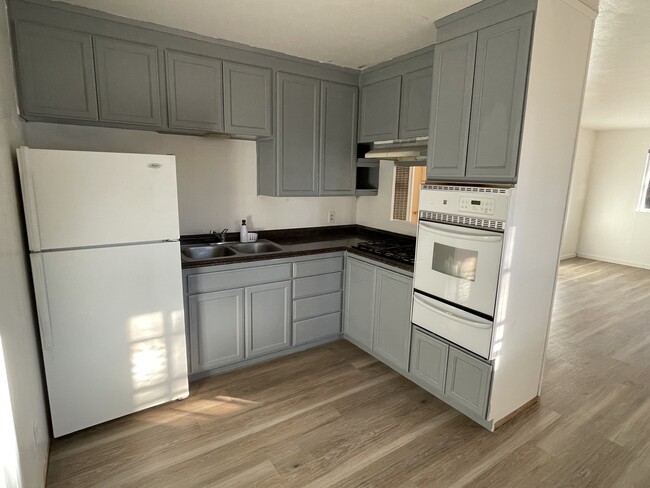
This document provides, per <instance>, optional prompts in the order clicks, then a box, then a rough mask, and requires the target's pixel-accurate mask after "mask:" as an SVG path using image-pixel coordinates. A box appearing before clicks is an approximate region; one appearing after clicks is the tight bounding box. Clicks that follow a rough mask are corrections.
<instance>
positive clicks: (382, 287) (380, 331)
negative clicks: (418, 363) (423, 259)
mask: <svg viewBox="0 0 650 488" xmlns="http://www.w3.org/2000/svg"><path fill="white" fill-rule="evenodd" d="M412 293H413V280H412V279H411V278H409V277H407V276H403V275H400V274H397V273H393V272H391V271H388V270H385V269H381V268H380V269H379V270H378V271H377V283H376V298H375V325H374V334H373V344H372V350H373V351H374V352H376V353H377V354H378V355H379V356H381V357H382V358H383V359H384V360H385V361H386V362H387V363H389V364H391V365H394V366H395V367H397V368H398V369H401V370H403V371H407V370H408V366H409V350H410V346H411V320H410V316H411V296H412Z"/></svg>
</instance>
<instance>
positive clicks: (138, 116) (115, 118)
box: [94, 38, 161, 127]
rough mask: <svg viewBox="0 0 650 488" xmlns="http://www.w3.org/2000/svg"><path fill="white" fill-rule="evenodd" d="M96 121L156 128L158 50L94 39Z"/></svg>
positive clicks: (123, 42)
mask: <svg viewBox="0 0 650 488" xmlns="http://www.w3.org/2000/svg"><path fill="white" fill-rule="evenodd" d="M94 47H95V72H96V73H95V74H96V77H97V90H98V92H99V119H100V120H101V121H103V122H113V123H124V124H129V125H145V126H153V127H160V125H161V117H160V84H159V77H158V48H156V47H153V46H146V45H142V44H136V43H133V42H126V41H120V40H117V39H106V38H94Z"/></svg>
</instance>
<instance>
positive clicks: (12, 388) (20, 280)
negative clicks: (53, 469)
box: [0, 2, 49, 488]
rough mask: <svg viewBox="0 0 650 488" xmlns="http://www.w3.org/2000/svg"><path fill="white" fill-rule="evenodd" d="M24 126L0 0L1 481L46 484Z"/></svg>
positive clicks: (15, 486) (13, 487)
mask: <svg viewBox="0 0 650 488" xmlns="http://www.w3.org/2000/svg"><path fill="white" fill-rule="evenodd" d="M21 129H22V122H21V121H20V119H19V118H18V116H17V115H16V98H15V94H14V79H13V68H12V63H11V58H10V52H9V34H8V25H7V14H6V10H5V5H4V2H0V229H2V231H1V232H0V341H1V347H2V351H0V486H3V487H7V488H19V487H24V488H33V487H39V486H44V484H45V469H46V463H47V453H48V448H49V436H48V427H47V420H46V414H45V400H44V395H43V382H42V376H41V367H40V351H39V349H38V347H39V346H38V342H37V338H36V326H35V315H34V313H33V302H32V298H31V281H30V277H29V276H30V275H29V270H28V267H27V254H26V251H25V249H26V243H25V239H24V238H23V231H22V208H21V207H20V203H19V202H20V197H19V187H18V184H17V168H16V164H15V160H14V155H15V151H14V148H15V147H16V146H17V145H19V144H20V143H21V141H22V136H23V135H22V130H21ZM3 356H4V360H3ZM7 395H9V398H7ZM12 430H14V432H12Z"/></svg>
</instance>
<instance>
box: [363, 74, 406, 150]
mask: <svg viewBox="0 0 650 488" xmlns="http://www.w3.org/2000/svg"><path fill="white" fill-rule="evenodd" d="M401 87H402V77H401V76H395V77H393V78H389V79H387V80H382V81H378V82H376V83H371V84H368V85H364V86H362V87H361V104H360V108H359V112H360V113H359V142H373V141H382V140H387V139H396V138H397V137H398V132H399V131H398V129H399V115H400V96H401Z"/></svg>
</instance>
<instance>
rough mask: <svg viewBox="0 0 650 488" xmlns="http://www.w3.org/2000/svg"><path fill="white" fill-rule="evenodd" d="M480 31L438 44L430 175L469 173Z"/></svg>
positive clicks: (431, 121) (430, 138) (445, 175)
mask: <svg viewBox="0 0 650 488" xmlns="http://www.w3.org/2000/svg"><path fill="white" fill-rule="evenodd" d="M476 37H477V35H476V32H473V33H471V34H468V35H466V36H463V37H459V38H457V39H452V40H451V41H447V42H443V43H441V44H438V45H436V47H435V49H434V55H433V80H432V89H431V118H430V122H429V159H428V161H427V178H429V179H435V178H450V177H451V178H453V177H463V176H464V175H465V165H466V162H467V140H468V138H469V117H470V109H471V104H472V85H473V82H474V61H475V58H476Z"/></svg>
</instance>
